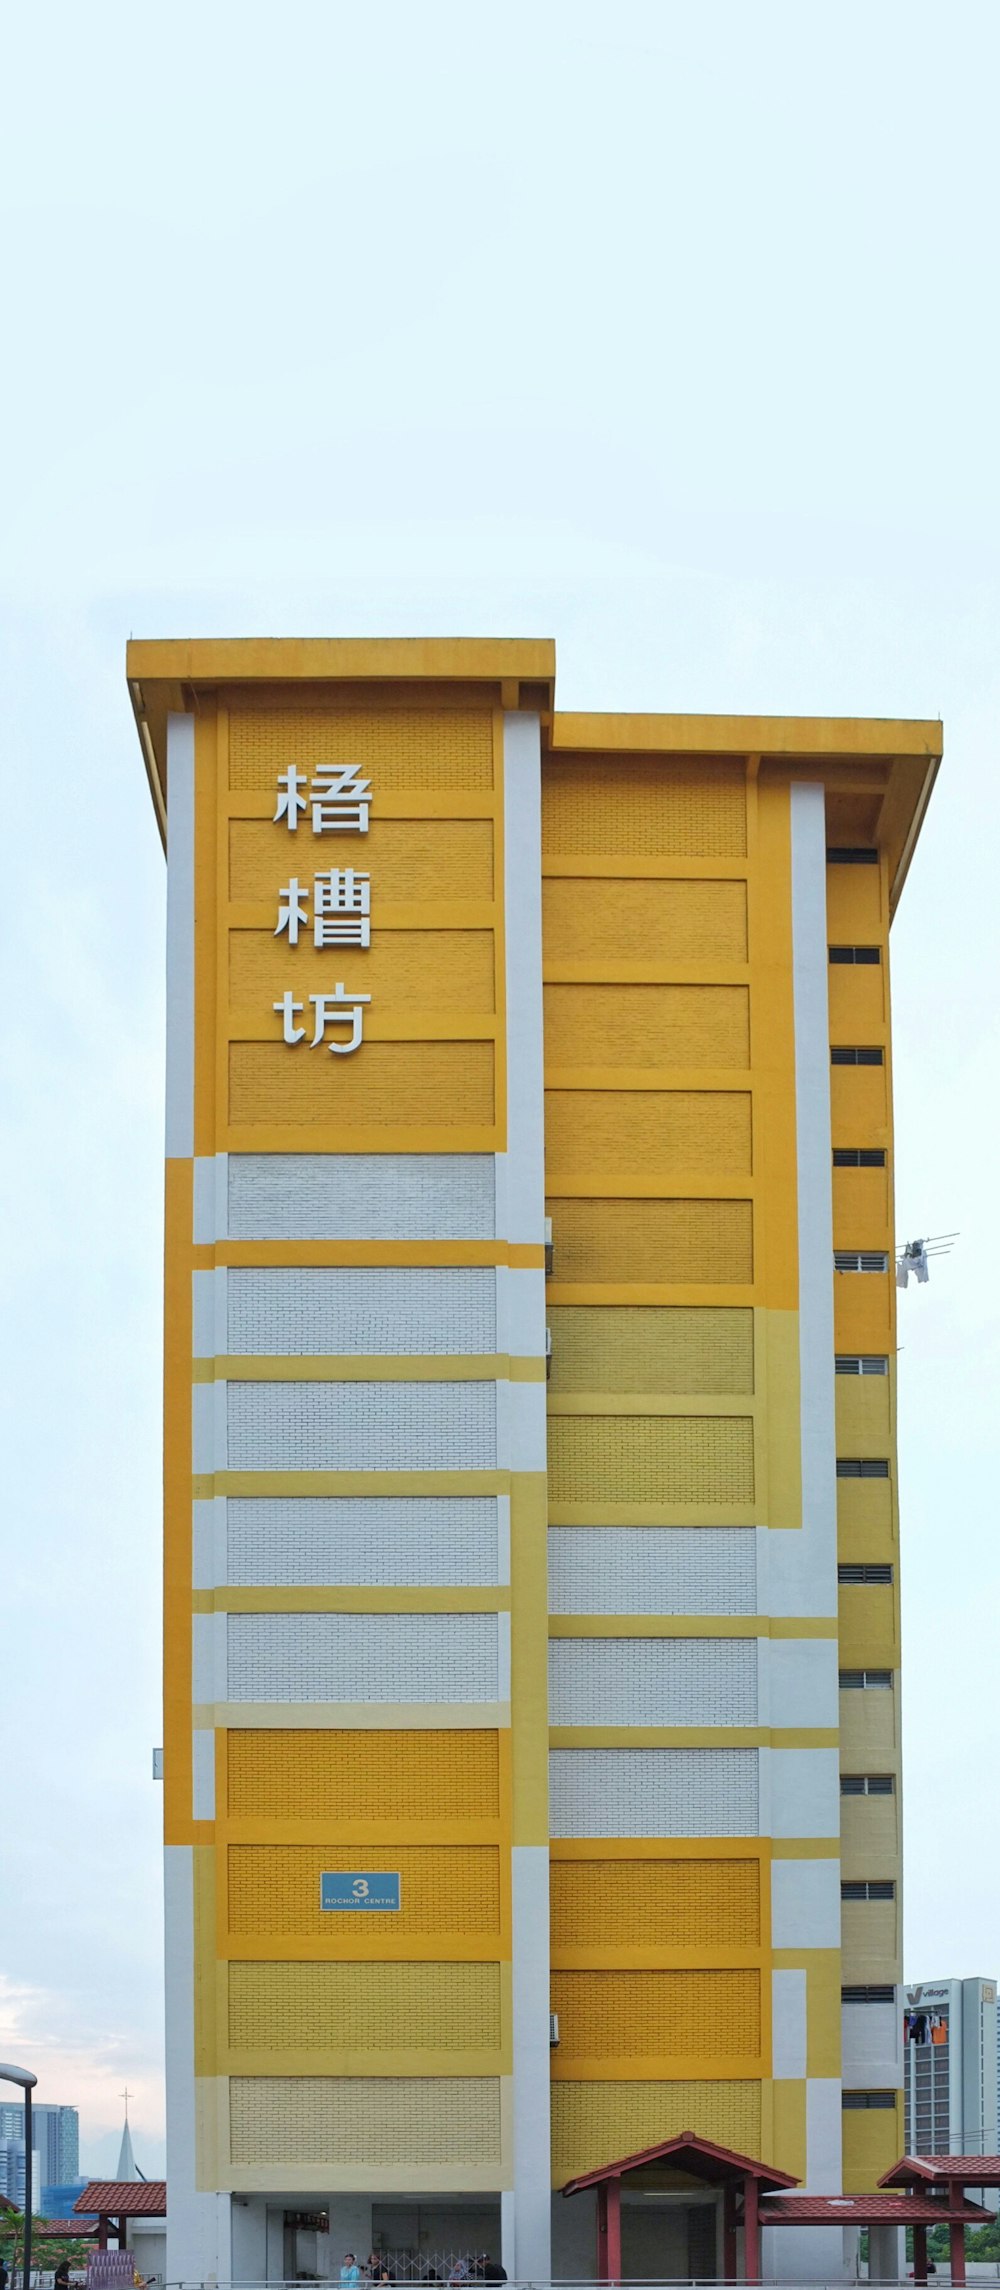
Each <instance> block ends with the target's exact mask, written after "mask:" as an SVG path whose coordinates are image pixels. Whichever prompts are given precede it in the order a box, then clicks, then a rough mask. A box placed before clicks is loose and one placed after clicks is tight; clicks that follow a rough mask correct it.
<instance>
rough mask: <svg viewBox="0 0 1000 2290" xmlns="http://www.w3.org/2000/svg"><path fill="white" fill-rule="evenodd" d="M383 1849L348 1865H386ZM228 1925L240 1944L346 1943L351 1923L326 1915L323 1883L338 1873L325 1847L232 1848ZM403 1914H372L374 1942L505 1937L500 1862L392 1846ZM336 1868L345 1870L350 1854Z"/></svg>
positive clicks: (477, 1849)
mask: <svg viewBox="0 0 1000 2290" xmlns="http://www.w3.org/2000/svg"><path fill="white" fill-rule="evenodd" d="M385 1861H386V1847H385V1846H384V1845H364V1844H356V1845H352V1846H351V1848H350V1853H349V1855H348V1856H347V1865H349V1866H350V1867H352V1868H359V1869H366V1868H367V1869H377V1868H381V1867H383V1866H384V1865H385ZM228 1862H229V1917H230V1929H231V1931H232V1933H233V1934H234V1936H236V1937H238V1938H244V1939H259V1940H270V1939H279V1938H281V1937H288V1938H295V1939H309V1938H312V1939H315V1940H335V1939H337V1940H339V1939H343V1937H344V1931H345V1924H346V1919H345V1918H343V1917H337V1916H335V1915H334V1916H332V1915H330V1914H329V1913H328V1912H327V1913H324V1911H323V1910H322V1909H321V1908H320V1878H321V1876H322V1874H323V1871H324V1870H325V1869H329V1868H330V1866H331V1848H330V1847H329V1846H326V1847H323V1846H321V1845H317V1846H313V1845H232V1846H230V1848H229V1854H228ZM391 1862H392V1867H393V1868H394V1869H397V1870H398V1871H399V1878H400V1907H399V1908H398V1909H397V1910H390V1909H386V1911H385V1912H384V1914H383V1913H382V1911H381V1910H377V1909H373V1910H372V1911H371V1912H370V1913H368V1914H367V1915H366V1916H365V1919H364V1930H365V1932H366V1933H367V1934H372V1935H374V1934H376V1933H382V1934H384V1936H385V1937H386V1938H387V1939H393V1940H397V1939H403V1938H404V1937H405V1935H406V1934H407V1933H408V1932H412V1933H441V1934H447V1933H468V1934H478V1933H481V1934H484V1935H486V1934H491V1935H492V1934H496V1933H499V1930H500V1856H499V1853H498V1852H497V1851H496V1850H495V1849H494V1848H493V1847H492V1846H488V1845H482V1846H479V1845H448V1846H440V1847H435V1846H431V1845H426V1846H425V1845H393V1847H392V1854H391ZM332 1865H333V1866H334V1867H337V1866H344V1865H345V1850H344V1847H343V1846H339V1847H337V1848H336V1851H335V1854H334V1858H333V1863H332Z"/></svg>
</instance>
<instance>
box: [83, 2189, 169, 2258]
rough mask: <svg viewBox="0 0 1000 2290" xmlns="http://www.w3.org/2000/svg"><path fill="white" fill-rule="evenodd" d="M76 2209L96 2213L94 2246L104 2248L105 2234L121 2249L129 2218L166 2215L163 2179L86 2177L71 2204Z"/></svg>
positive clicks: (105, 2247)
mask: <svg viewBox="0 0 1000 2290" xmlns="http://www.w3.org/2000/svg"><path fill="white" fill-rule="evenodd" d="M73 2209H74V2210H75V2211H85V2212H86V2211H89V2212H90V2214H91V2217H93V2215H94V2213H95V2211H96V2213H97V2247H98V2249H99V2250H106V2249H107V2247H108V2236H109V2234H113V2235H115V2236H116V2238H117V2242H118V2248H119V2250H124V2248H125V2240H126V2234H125V2230H126V2227H127V2225H128V2222H129V2219H130V2218H166V2215H167V2182H166V2180H165V2179H88V2181H87V2184H86V2186H85V2187H84V2190H83V2193H82V2194H80V2195H78V2196H77V2198H76V2201H75V2203H74V2205H73Z"/></svg>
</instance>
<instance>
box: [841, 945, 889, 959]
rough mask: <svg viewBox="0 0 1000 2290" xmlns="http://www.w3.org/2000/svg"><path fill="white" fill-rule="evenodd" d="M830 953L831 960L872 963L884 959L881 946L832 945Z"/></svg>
mask: <svg viewBox="0 0 1000 2290" xmlns="http://www.w3.org/2000/svg"><path fill="white" fill-rule="evenodd" d="M829 954H830V960H831V962H856V963H861V962H867V963H872V962H881V960H882V949H881V947H880V946H831V947H830V949H829Z"/></svg>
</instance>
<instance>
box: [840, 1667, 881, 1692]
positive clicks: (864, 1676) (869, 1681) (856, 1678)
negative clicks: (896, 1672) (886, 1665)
mask: <svg viewBox="0 0 1000 2290" xmlns="http://www.w3.org/2000/svg"><path fill="white" fill-rule="evenodd" d="M852 1686H884V1687H885V1686H887V1687H888V1688H889V1689H890V1691H891V1689H892V1671H891V1670H841V1672H840V1690H841V1693H844V1692H846V1691H847V1689H848V1688H849V1687H852Z"/></svg>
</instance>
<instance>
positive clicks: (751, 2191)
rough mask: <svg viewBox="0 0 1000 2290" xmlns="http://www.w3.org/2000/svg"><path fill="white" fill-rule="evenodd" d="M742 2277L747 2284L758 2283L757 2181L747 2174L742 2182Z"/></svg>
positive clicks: (758, 2219)
mask: <svg viewBox="0 0 1000 2290" xmlns="http://www.w3.org/2000/svg"><path fill="white" fill-rule="evenodd" d="M743 2275H744V2280H745V2281H747V2282H759V2281H760V2216H759V2213H758V2209H757V2181H756V2179H752V2178H750V2176H749V2174H748V2175H747V2177H746V2178H745V2179H744V2181H743Z"/></svg>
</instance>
